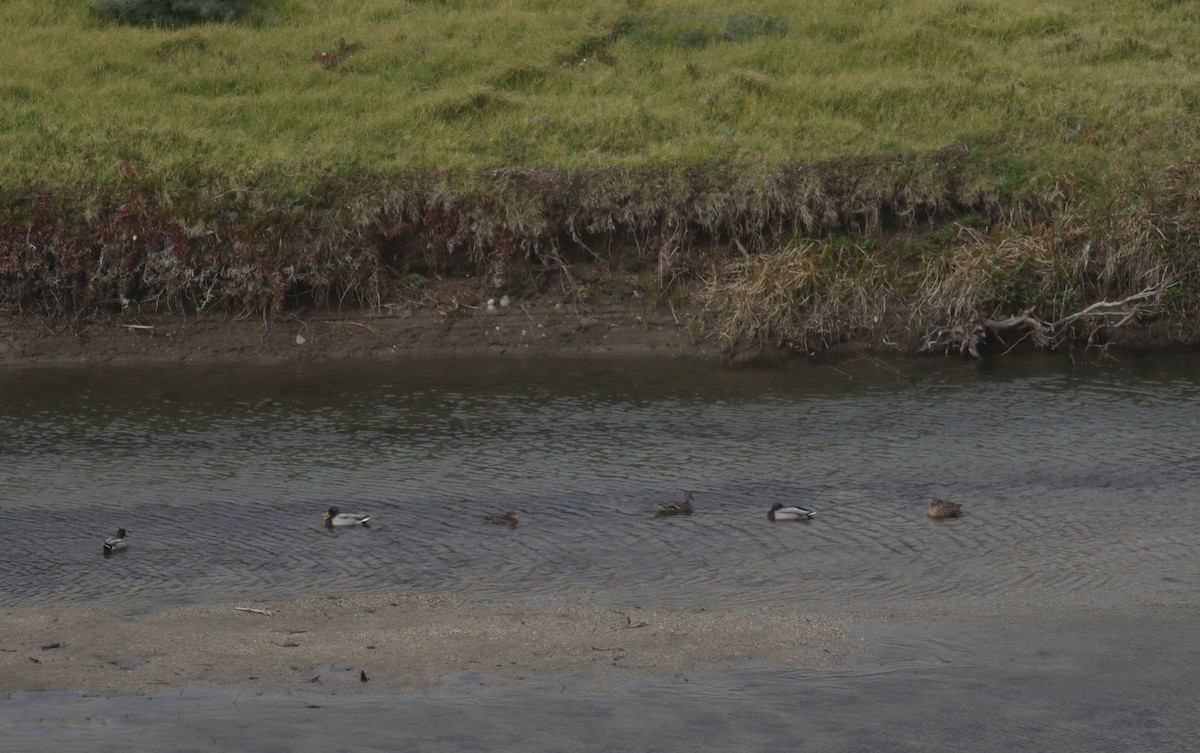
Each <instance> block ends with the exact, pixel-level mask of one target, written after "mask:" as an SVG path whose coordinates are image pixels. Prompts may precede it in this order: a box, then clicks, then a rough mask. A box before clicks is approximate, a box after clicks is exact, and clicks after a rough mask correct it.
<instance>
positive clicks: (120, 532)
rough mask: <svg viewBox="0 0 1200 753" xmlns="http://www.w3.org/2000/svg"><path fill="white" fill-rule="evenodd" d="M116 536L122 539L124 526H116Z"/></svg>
mask: <svg viewBox="0 0 1200 753" xmlns="http://www.w3.org/2000/svg"><path fill="white" fill-rule="evenodd" d="M117 538H118V539H123V538H125V529H124V528H118V529H117Z"/></svg>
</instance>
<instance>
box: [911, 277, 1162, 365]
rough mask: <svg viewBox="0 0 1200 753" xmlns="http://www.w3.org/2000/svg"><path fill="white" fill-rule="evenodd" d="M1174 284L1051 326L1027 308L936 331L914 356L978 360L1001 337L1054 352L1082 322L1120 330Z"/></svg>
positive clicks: (1099, 306)
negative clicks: (957, 356) (965, 356)
mask: <svg viewBox="0 0 1200 753" xmlns="http://www.w3.org/2000/svg"><path fill="white" fill-rule="evenodd" d="M1176 284H1177V283H1176V282H1174V281H1167V282H1163V283H1161V284H1159V285H1153V286H1151V287H1148V288H1146V289H1145V290H1143V291H1141V292H1140V293H1135V294H1134V295H1131V296H1129V297H1127V298H1123V299H1121V300H1119V301H1097V302H1096V303H1093V304H1091V305H1090V306H1087V307H1086V308H1083V309H1081V310H1079V311H1076V312H1075V313H1073V314H1068V315H1067V316H1064V317H1062V318H1060V319H1057V320H1055V321H1053V322H1047V321H1045V320H1044V319H1041V318H1039V317H1037V316H1035V315H1034V313H1033V309H1032V308H1028V309H1025V310H1024V311H1022V312H1021V313H1020V314H1017V315H1016V316H1010V317H1008V318H1007V319H999V320H997V319H984V320H983V321H982V322H979V323H977V324H975V325H974V326H971V327H970V328H969V329H968V328H967V327H962V326H959V327H939V328H938V329H935V330H934V331H932V332H930V333H929V334H928V335H927V336H926V337H925V340H924V342H923V343H922V344H921V345H920V347H918V348H917V351H916V352H917V353H918V354H927V353H933V352H943V353H949V352H958V353H966V354H969V355H970V356H971V357H972V358H975V359H981V358H983V355H982V353H981V351H980V349H981V348H982V347H983V346H984V344H986V343H987V342H988V340H989V338H993V337H994V338H995V339H996V340H998V341H999V342H1000V343H1001V344H1003V345H1006V346H1007V345H1009V342H1008V340H1006V339H1005V337H1006V336H1007V337H1010V338H1011V337H1014V336H1016V337H1017V340H1016V341H1015V342H1014V343H1013V345H1015V344H1017V343H1019V342H1020V341H1021V340H1022V339H1025V338H1029V339H1030V340H1032V342H1033V344H1034V345H1035V346H1037V347H1039V348H1056V347H1058V346H1060V345H1062V344H1063V342H1064V341H1065V340H1066V336H1067V333H1068V330H1069V328H1070V327H1071V325H1073V324H1075V323H1077V322H1079V321H1081V320H1083V319H1098V320H1100V321H1098V322H1097V323H1095V324H1094V325H1093V330H1097V329H1099V328H1101V327H1112V328H1117V327H1123V326H1125V325H1126V324H1128V323H1129V322H1131V321H1133V320H1134V319H1136V318H1137V316H1138V314H1139V313H1140V312H1141V308H1140V306H1139V305H1140V304H1145V303H1148V302H1152V301H1155V300H1156V299H1157V298H1158V297H1159V296H1160V295H1162V294H1163V293H1164V292H1165V291H1167V290H1168V289H1170V288H1172V287H1174V286H1175V285H1176Z"/></svg>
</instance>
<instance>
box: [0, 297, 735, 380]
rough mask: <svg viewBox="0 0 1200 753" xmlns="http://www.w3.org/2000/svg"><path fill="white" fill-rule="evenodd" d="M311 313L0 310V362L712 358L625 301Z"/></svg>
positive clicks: (714, 353) (713, 347) (666, 321)
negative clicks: (63, 314)
mask: <svg viewBox="0 0 1200 753" xmlns="http://www.w3.org/2000/svg"><path fill="white" fill-rule="evenodd" d="M481 304H482V305H480V306H477V307H466V306H462V307H459V308H458V309H447V308H439V307H429V308H411V309H408V308H406V309H388V308H383V309H379V310H368V309H355V310H347V311H342V312H338V311H314V312H307V313H296V314H292V315H288V316H285V317H282V318H272V317H253V318H247V317H242V318H236V317H221V316H211V315H210V316H205V317H187V316H177V315H150V316H142V317H138V318H137V319H133V320H130V319H115V318H97V319H94V320H91V321H87V322H83V323H75V322H71V321H63V320H51V319H44V318H35V317H25V318H12V317H9V318H0V365H12V366H20V365H35V364H68V363H107V362H114V363H123V362H126V363H213V362H253V363H303V362H309V361H327V360H343V359H367V360H400V359H405V358H421V357H429V356H438V357H453V356H481V355H487V356H514V357H521V356H558V355H562V356H591V355H597V356H621V355H663V356H666V357H674V356H685V355H686V356H698V357H706V358H707V357H714V358H715V357H719V356H720V355H721V353H720V349H719V347H718V346H717V343H716V341H715V339H714V338H712V337H703V336H700V337H697V336H696V334H695V330H694V329H692V328H689V326H688V323H687V320H686V319H684V318H683V317H676V316H675V315H674V314H673V313H672V312H671V311H669V310H666V311H646V310H645V309H637V308H633V307H631V306H628V305H607V306H581V305H576V304H571V303H562V302H560V303H541V304H534V303H523V302H519V301H514V302H512V303H510V305H508V306H504V307H501V306H500V305H498V304H496V306H495V310H494V311H488V310H487V308H486V302H481Z"/></svg>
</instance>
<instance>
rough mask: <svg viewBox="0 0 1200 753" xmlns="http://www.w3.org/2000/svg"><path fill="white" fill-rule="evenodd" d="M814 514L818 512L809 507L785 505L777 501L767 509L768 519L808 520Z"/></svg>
mask: <svg viewBox="0 0 1200 753" xmlns="http://www.w3.org/2000/svg"><path fill="white" fill-rule="evenodd" d="M814 515H816V513H815V512H813V511H812V510H810V509H808V508H807V507H795V506H792V507H784V506H783V503H781V502H776V503H774V504H773V505H771V509H770V510H768V511H767V520H808V519H809V518H811V517H812V516H814Z"/></svg>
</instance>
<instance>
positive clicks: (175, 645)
mask: <svg viewBox="0 0 1200 753" xmlns="http://www.w3.org/2000/svg"><path fill="white" fill-rule="evenodd" d="M781 635H786V636H788V640H787V641H780V640H779V636H781ZM844 635H845V628H844V626H843V625H842V623H841V622H839V621H837V620H834V619H830V618H822V617H817V616H809V615H803V614H795V613H791V612H785V613H772V612H767V611H722V612H719V613H714V612H707V611H703V610H697V611H694V612H686V611H668V610H644V609H630V610H629V611H628V612H622V611H616V610H612V609H590V608H572V607H567V608H552V609H541V610H539V609H534V610H530V609H525V608H518V607H516V606H514V605H506V604H497V603H487V604H485V603H480V602H473V601H470V600H466V599H462V598H459V597H456V596H452V595H441V594H424V593H395V594H382V595H374V596H358V597H349V598H330V599H306V600H298V601H287V602H274V603H241V602H238V603H230V604H219V605H211V606H189V607H181V608H176V609H171V610H167V611H163V612H156V613H153V614H144V615H136V616H132V617H122V616H118V615H114V614H110V613H107V612H103V611H99V610H95V609H90V608H81V607H55V608H45V609H38V608H28V609H17V610H7V611H3V612H0V636H3V637H2V638H0V697H3V698H7V697H9V696H10V695H11V694H12V693H14V692H19V691H50V690H70V691H80V692H83V693H84V694H86V695H93V696H119V695H139V694H145V693H148V692H154V691H155V690H160V689H162V688H164V687H176V686H180V685H184V684H186V683H189V682H193V681H207V682H211V683H215V684H218V685H221V686H225V687H234V688H239V689H244V690H247V691H252V692H259V693H270V694H280V693H329V694H337V695H361V694H379V693H393V692H396V693H398V692H407V691H411V690H414V689H418V688H426V687H439V686H442V685H444V684H445V683H447V682H448V679H447V678H450V677H451V676H462V675H464V674H465V675H477V676H478V681H477V682H473V683H470V684H471V685H477V686H485V685H486V686H495V685H513V684H519V683H521V682H523V681H525V680H526V679H527V678H529V677H532V676H538V675H541V676H564V677H573V678H580V679H587V680H595V681H600V682H603V681H605V680H626V679H628V678H629V676H630V672H632V673H634V674H636V675H637V676H638V677H643V678H660V679H677V680H682V678H686V677H687V676H688V675H689V674H690V673H696V672H702V671H707V670H714V669H731V668H742V667H747V666H754V665H756V664H759V663H762V662H766V661H769V662H770V665H771V666H774V667H785V668H808V667H825V666H829V665H830V664H831V663H832V662H835V661H840V660H844V659H845V657H846V656H847V654H848V652H849V648H848V647H847V646H846V645H844V644H843V642H842V641H843V638H844ZM364 678H365V679H364Z"/></svg>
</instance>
